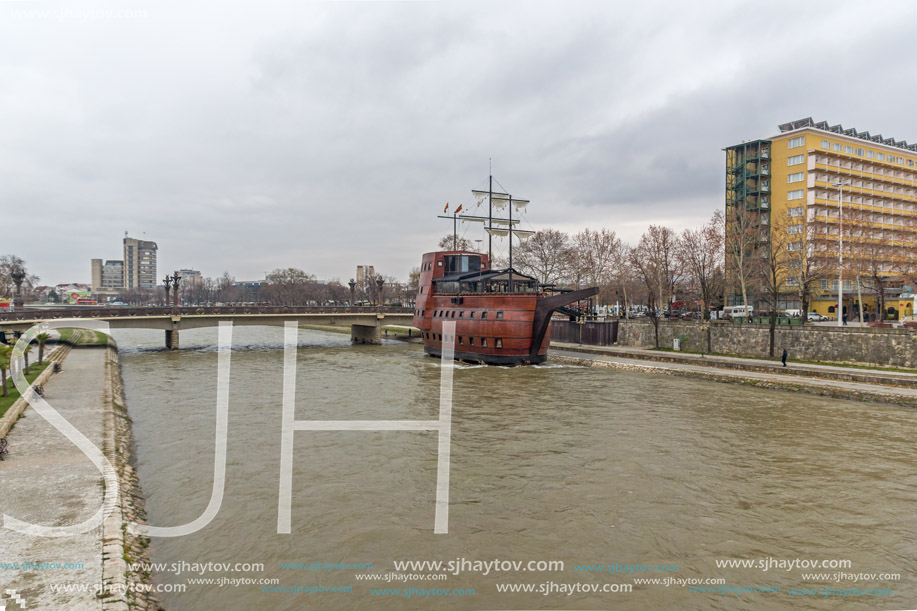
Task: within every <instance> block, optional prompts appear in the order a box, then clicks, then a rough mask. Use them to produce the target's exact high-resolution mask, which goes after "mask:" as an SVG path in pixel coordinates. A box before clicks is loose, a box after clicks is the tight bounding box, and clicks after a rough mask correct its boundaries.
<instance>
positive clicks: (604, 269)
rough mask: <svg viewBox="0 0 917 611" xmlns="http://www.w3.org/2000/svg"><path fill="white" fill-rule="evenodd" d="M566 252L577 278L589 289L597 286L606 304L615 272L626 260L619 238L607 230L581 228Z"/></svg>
mask: <svg viewBox="0 0 917 611" xmlns="http://www.w3.org/2000/svg"><path fill="white" fill-rule="evenodd" d="M570 253H571V256H572V259H573V262H572V265H573V268H574V269H575V270H576V271H577V272H578V273H577V276H579V277H580V278H582V279H584V280H585V282H586V283H587V284H588V285H589V286H597V287H599V289H600V291H601V292H600V293H599V296H600V298H601V299H602V300H604V301H605V302H606V303H607V302H609V301H610V300H611V293H612V291H613V289H612V284H613V280H614V277H615V270H616V268H617V266H618V265H620V262H621V260H622V259H624V258H626V257H625V255H624V244H623V243H622V242H621V240H620V238H618V236H617V235H616V234H615V232H614V231H611V230H609V229H600V230H599V231H591V230H589V229H585V230H583V231H581V232H579V233H578V234H576V235H575V236H573V239H572V240H571V244H570Z"/></svg>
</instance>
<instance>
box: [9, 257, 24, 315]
mask: <svg viewBox="0 0 917 611" xmlns="http://www.w3.org/2000/svg"><path fill="white" fill-rule="evenodd" d="M10 278H12V279H13V284H15V285H16V296H15V297H14V298H13V307H15V308H16V310H21V309H22V308H23V307H24V306H25V301H24V300H23V299H22V282H23V281H24V280H25V272H24V271H23V270H22V268H21V267H19V266H16V267H14V268H13V271H11V272H10Z"/></svg>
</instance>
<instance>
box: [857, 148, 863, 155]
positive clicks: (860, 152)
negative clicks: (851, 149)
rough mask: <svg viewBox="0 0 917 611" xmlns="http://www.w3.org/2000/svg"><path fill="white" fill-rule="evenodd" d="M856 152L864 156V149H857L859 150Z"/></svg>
mask: <svg viewBox="0 0 917 611" xmlns="http://www.w3.org/2000/svg"><path fill="white" fill-rule="evenodd" d="M856 154H857V155H859V156H860V157H862V156H863V149H857V150H856Z"/></svg>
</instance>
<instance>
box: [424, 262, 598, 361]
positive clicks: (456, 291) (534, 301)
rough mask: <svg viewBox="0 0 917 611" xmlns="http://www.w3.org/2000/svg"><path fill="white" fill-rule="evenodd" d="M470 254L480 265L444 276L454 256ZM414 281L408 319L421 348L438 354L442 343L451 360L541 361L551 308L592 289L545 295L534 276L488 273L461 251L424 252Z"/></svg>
mask: <svg viewBox="0 0 917 611" xmlns="http://www.w3.org/2000/svg"><path fill="white" fill-rule="evenodd" d="M472 258H479V259H481V265H480V267H479V266H477V265H476V264H475V265H473V266H470V265H469V266H467V267H473V269H471V270H470V271H469V272H465V271H459V272H452V275H448V276H447V275H445V272H446V269H447V268H450V267H453V265H452V264H453V263H454V262H455V260H457V259H462V260H463V261H464V260H465V259H472ZM444 263H445V264H444ZM479 270H483V271H479ZM507 280H509V282H507ZM418 285H419V290H418V293H417V300H416V305H415V310H414V321H413V323H414V326H415V327H416V328H418V329H420V331H421V334H422V336H423V342H424V351H425V352H426V353H427V354H430V355H432V356H437V357H441V356H442V353H443V347H444V346H447V345H449V344H452V345H453V347H454V351H455V358H456V359H458V360H462V361H470V362H476V363H486V364H489V365H521V364H526V363H531V364H534V363H543V362H544V361H545V360H547V357H548V346H549V345H550V343H551V314H552V313H553V312H554V310H555V309H557V308H558V307H561V306H563V305H564V304H567V303H572V302H574V301H576V300H579V299H587V298H589V297H590V296H592V295H594V294H595V293H597V292H598V289H582V290H579V291H573V292H570V293H566V294H561V295H550V296H549V295H546V294H545V293H544V292H542V291H541V290H539V288H538V285H537V281H536V280H535V279H534V278H531V277H528V276H524V275H521V274H519V273H518V272H515V271H513V270H503V271H496V272H494V271H491V270H489V269H488V266H487V258H486V256H485V255H480V254H477V253H470V252H465V251H446V252H436V253H427V254H425V255H424V257H423V261H422V264H421V272H420V277H419V282H418ZM506 288H509V291H504V290H500V289H506ZM514 288H515V289H516V290H513V289H514ZM463 289H464V290H463ZM474 289H477V290H474ZM494 289H496V290H494Z"/></svg>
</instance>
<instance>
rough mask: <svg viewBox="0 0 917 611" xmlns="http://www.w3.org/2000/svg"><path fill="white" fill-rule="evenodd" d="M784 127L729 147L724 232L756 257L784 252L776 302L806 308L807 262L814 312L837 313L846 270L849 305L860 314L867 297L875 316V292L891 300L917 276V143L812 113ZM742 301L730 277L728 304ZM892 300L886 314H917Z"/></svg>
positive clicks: (851, 312)
mask: <svg viewBox="0 0 917 611" xmlns="http://www.w3.org/2000/svg"><path fill="white" fill-rule="evenodd" d="M779 130H780V133H779V134H777V135H775V136H773V137H770V138H767V139H762V140H754V141H749V142H743V143H742V144H737V145H735V146H730V147H728V148H727V149H725V151H726V213H727V214H726V217H727V225H728V227H727V232H726V233H727V239H732V240H736V239H738V238H736V236H737V235H741V236H743V237H742V238H741V239H743V240H748V243H749V245H750V246H751V247H752V248H753V249H755V250H757V251H758V254H759V255H760V254H766V253H768V252H771V253H772V252H774V249H781V250H782V251H785V255H786V256H784V257H783V260H784V262H785V265H786V266H787V269H786V270H784V271H783V272H782V274H783V277H784V280H783V282H784V286H783V288H782V293H784V296H783V298H781V300H780V302H779V303H778V307H779V308H781V309H783V308H787V309H792V308H799V307H800V303H799V301H800V300H799V299H798V297H796V295H797V294H798V293H799V290H798V289H799V280H798V278H799V276H800V274H799V273H797V272H794V271H793V269H790V268H792V267H793V266H795V267H796V268H798V267H799V265H800V262H803V264H804V265H805V266H807V267H808V266H811V268H812V270H814V271H813V272H812V273H813V274H817V275H818V278H817V282H814V283H813V284H815V288H814V290H813V291H812V303H811V307H810V308H809V310H810V311H817V312H819V313H821V314H824V315H827V316H831V317H834V316H836V315H837V313H836V310H837V307H836V304H837V296H838V295H837V294H838V276H839V272H843V278H844V279H843V293H844V311H845V312H846V313H847V314H848V317H850V318H851V319H852V318H855V317H856V316H857V314H858V310H859V307H860V305H861V304H860V303H859V298H860V296H862V297H863V304H862V305H863V307H864V310H865V311H866V312H870V311H871V312H873V316H872V317H870V318H871V319H872V320H875V312H876V309H877V307H878V306H879V305H881V304H880V302H879V298H878V297H877V296H878V295H879V294H880V293H881V295H882V296H883V298H884V297H885V296H887V297H888V298H889V299H888V302H887V303H885V305H886V306H888V305H889V303H892V298H894V297H897V295H898V294H899V293H901V292H902V291H906V290H908V288H910V287H908V286H907V285H908V283H909V279H912V278H914V276H915V275H917V144H908V143H907V142H903V141H898V140H895V139H894V138H885V137H883V136H881V135H873V134H870V133H869V132H859V131H857V130H856V129H852V128H851V129H845V128H843V127H842V126H840V125H831V126H829V125H828V124H827V123H826V122H819V123H816V122H815V121H813V120H812V119H811V118H808V119H803V120H800V121H794V122H792V123H785V124H783V125H780V126H779ZM736 219H742V220H741V223H740V222H739V221H737V220H736ZM739 224H743V225H747V231H744V230H743V231H740V232H737V231H735V228H736V226H737V225H739ZM730 228H731V229H732V230H730ZM749 238H750V239H749ZM761 248H768V249H770V250H768V251H761V250H760V249H761ZM730 250H731V249H730V246H729V245H727V252H730ZM794 253H796V254H795V255H794ZM841 260H842V261H843V263H842V264H841ZM733 267H735V264H734V263H733ZM727 273H728V274H729V273H730V270H729V269H728V266H727ZM730 275H731V276H733V279H734V276H735V270H734V269H733V270H732V273H731V274H730ZM877 286H881V291H878V290H876V289H877ZM741 302H742V298H741V296H740V294H739V292H738V290H737V283H735V282H733V283H732V287H731V289H730V290H729V292H728V293H727V305H739V304H741ZM893 303H894V305H892V306H890V307H886V308H885V310H886V314H887V315H892V316H894V317H895V318H898V317H903V316H906V315H913V313H914V312H913V305H911V306H910V307H909V308H908V307H907V306H906V304H905V302H903V301H902V302H900V304H899V302H898V300H897V299H894V301H893ZM901 307H903V308H905V309H904V310H900V308H901ZM908 310H909V311H908Z"/></svg>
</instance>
